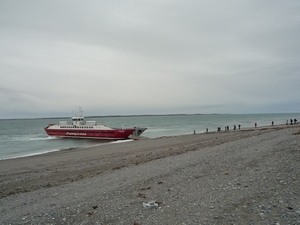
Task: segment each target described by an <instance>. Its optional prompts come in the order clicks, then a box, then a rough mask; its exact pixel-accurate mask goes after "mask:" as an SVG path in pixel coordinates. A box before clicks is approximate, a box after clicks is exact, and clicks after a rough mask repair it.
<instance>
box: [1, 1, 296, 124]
mask: <svg viewBox="0 0 300 225" xmlns="http://www.w3.org/2000/svg"><path fill="white" fill-rule="evenodd" d="M0 34H1V35H0V105H1V110H0V118H28V117H30V118H32V117H48V116H50V117H52V116H71V114H72V111H74V109H75V108H77V106H82V107H83V111H84V114H85V115H86V116H89V115H111V114H112V115H133V114H168V113H277V112H300V1H299V0H287V1H283V0H227V1H224V0H219V1H206V0H205V1H204V0H203V1H202V0H189V1H183V0H177V1H176V0H165V1H164V0H145V1H141V0H127V1H117V0H116V1H115V0H110V1H98V0H87V1H76V0H70V1H68V0H59V1H58V0H51V1H41V0H36V1H33V0H26V1H22V0H19V1H17V0H16V1H11V0H0Z"/></svg>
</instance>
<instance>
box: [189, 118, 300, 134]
mask: <svg viewBox="0 0 300 225" xmlns="http://www.w3.org/2000/svg"><path fill="white" fill-rule="evenodd" d="M296 123H297V119H290V124H291V125H293V124H296ZM286 125H289V120H287V121H286ZM257 126H258V125H257V123H256V122H255V123H254V127H255V128H257ZM271 126H274V121H272V122H271ZM236 128H237V127H236V125H233V130H236ZM238 129H239V130H240V129H241V125H240V124H239V125H238ZM228 130H229V126H225V131H228ZM217 131H221V127H218V128H217ZM194 133H195V131H194ZM206 133H208V128H206Z"/></svg>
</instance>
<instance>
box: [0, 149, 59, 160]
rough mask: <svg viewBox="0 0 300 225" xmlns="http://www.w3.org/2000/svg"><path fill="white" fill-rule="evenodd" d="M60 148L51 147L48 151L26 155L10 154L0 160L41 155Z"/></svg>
mask: <svg viewBox="0 0 300 225" xmlns="http://www.w3.org/2000/svg"><path fill="white" fill-rule="evenodd" d="M61 150H62V149H53V150H48V151H43V152H35V153H29V154H26V155H18V156H10V157H6V158H1V159H0V161H1V160H7V159H16V158H25V157H30V156H35V155H42V154H46V153H50V152H58V151H61Z"/></svg>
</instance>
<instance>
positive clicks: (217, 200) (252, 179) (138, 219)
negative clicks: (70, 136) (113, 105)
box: [0, 127, 300, 225]
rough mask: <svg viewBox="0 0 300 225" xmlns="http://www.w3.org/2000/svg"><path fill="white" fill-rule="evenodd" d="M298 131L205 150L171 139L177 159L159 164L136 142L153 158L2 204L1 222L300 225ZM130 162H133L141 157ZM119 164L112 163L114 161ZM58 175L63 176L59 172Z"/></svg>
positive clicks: (258, 134) (267, 133)
mask: <svg viewBox="0 0 300 225" xmlns="http://www.w3.org/2000/svg"><path fill="white" fill-rule="evenodd" d="M298 129H299V128H298V127H297V128H296V127H288V128H285V129H268V130H260V131H248V132H244V133H243V132H232V135H233V136H230V137H229V136H228V137H227V138H224V139H222V140H218V139H219V138H220V139H221V136H218V135H219V134H217V133H216V134H213V135H212V136H211V137H209V138H208V140H209V141H210V144H207V145H206V146H203V145H202V142H199V140H201V138H202V137H203V136H205V135H206V134H202V136H201V135H190V137H186V139H187V140H188V141H185V142H182V144H178V143H176V144H175V145H174V142H175V141H174V140H176V137H173V138H169V139H168V140H167V141H165V142H164V145H163V148H164V149H167V150H164V152H176V153H177V154H174V155H170V154H165V156H162V155H161V154H160V155H156V154H158V152H159V150H160V149H158V148H157V147H153V148H152V149H151V148H149V146H150V147H151V146H155V144H153V145H151V143H155V142H156V141H157V140H155V139H154V140H150V141H149V140H145V141H147V142H142V141H136V142H135V145H136V144H138V145H139V149H140V151H141V152H143V148H144V147H143V143H147V149H148V150H147V152H146V153H147V154H146V153H145V155H149V154H150V153H151V154H153V155H156V156H155V157H154V158H151V160H150V159H149V160H144V161H143V162H139V163H135V164H134V163H131V164H129V163H127V164H126V165H125V166H119V167H117V168H114V169H109V170H105V171H101V173H100V174H96V175H93V176H91V177H89V176H84V177H82V179H79V180H75V181H74V180H73V182H72V181H69V182H61V183H60V182H58V181H57V183H58V184H57V185H53V184H52V185H51V184H50V185H48V187H40V188H36V189H34V188H32V189H31V190H27V191H20V192H16V193H15V194H9V195H6V196H3V197H2V198H1V199H0V222H1V224H99V225H108V224H135V225H150V224H182V225H183V224H188V225H193V224H195V225H196V224H251V225H252V224H253V225H254V224H271V225H279V224H281V225H282V224H300V180H299V178H300V161H299V160H300V147H299V146H300V136H299V135H293V133H295V132H296V131H297V130H298ZM250 132H251V135H245V133H247V134H249V133H250ZM242 135H243V136H242ZM236 136H239V137H241V136H242V137H241V138H233V137H236ZM213 141H216V142H218V143H215V144H211V143H212V142H213ZM126 146H131V145H126ZM145 148H146V147H145ZM149 149H150V150H149ZM134 154H135V157H136V158H139V156H140V154H141V153H137V152H135V153H134ZM118 157H119V155H118ZM118 157H117V158H114V160H115V161H116V159H118V160H117V161H120V160H121V159H120V158H118ZM122 157H125V156H124V155H123V156H122ZM130 159H132V158H130ZM121 161H122V160H121ZM124 161H126V160H124ZM131 161H132V160H131ZM109 162H110V163H112V164H113V161H112V160H111V161H109ZM0 163H2V162H0ZM75 165H76V164H74V163H73V166H75ZM78 165H80V164H78ZM56 170H58V171H63V168H62V165H61V167H58V166H57V167H56ZM61 173H63V172H61ZM2 175H3V174H2ZM6 175H7V174H6ZM6 175H5V174H4V175H3V177H4V178H5V179H4V178H2V177H1V176H0V178H1V180H0V185H1V183H2V184H9V182H10V180H9V179H7V176H6ZM43 175H45V174H43ZM30 176H31V175H30V174H29V175H28V173H26V172H24V173H21V174H20V173H18V174H16V175H12V180H13V179H17V177H18V179H21V180H22V182H23V183H26V179H25V178H27V179H29V182H31V180H30ZM24 177H25V178H24ZM46 177H47V176H46ZM24 179H25V180H24ZM11 182H12V181H11ZM32 182H35V181H34V180H32ZM3 187H4V186H3ZM0 189H2V187H1V186H0ZM4 189H5V188H4ZM16 189H17V187H16ZM20 189H22V187H20ZM143 203H144V204H143ZM147 204H148V205H152V206H151V207H145V205H147Z"/></svg>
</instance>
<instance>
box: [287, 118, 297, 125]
mask: <svg viewBox="0 0 300 225" xmlns="http://www.w3.org/2000/svg"><path fill="white" fill-rule="evenodd" d="M293 122H294V124H296V123H297V119H294V120H293V119H290V124H291V125H293ZM285 124H286V125H289V120H287V121H286V123H285Z"/></svg>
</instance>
